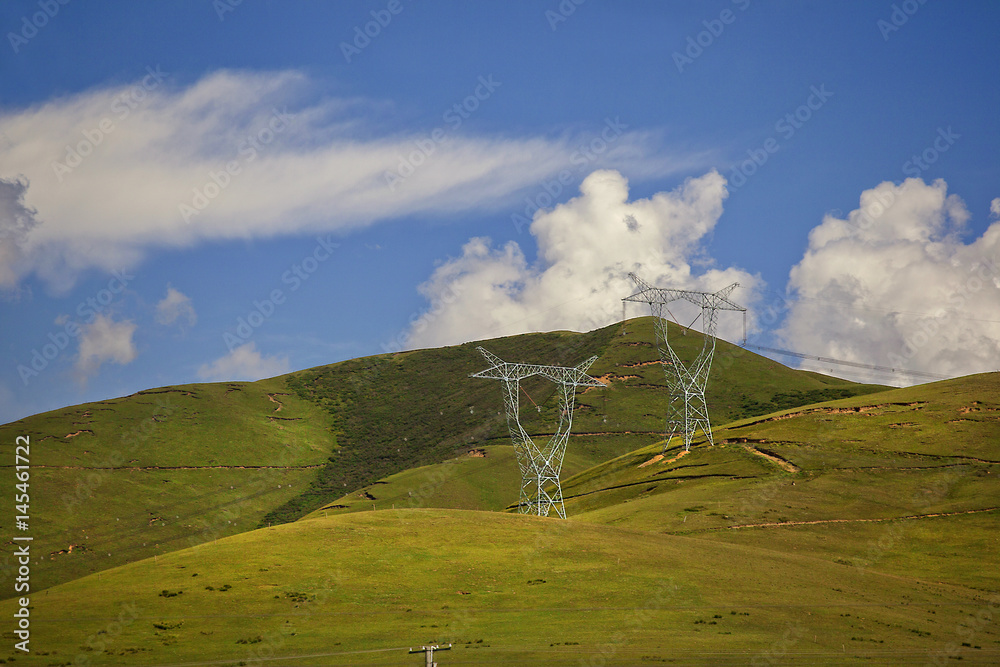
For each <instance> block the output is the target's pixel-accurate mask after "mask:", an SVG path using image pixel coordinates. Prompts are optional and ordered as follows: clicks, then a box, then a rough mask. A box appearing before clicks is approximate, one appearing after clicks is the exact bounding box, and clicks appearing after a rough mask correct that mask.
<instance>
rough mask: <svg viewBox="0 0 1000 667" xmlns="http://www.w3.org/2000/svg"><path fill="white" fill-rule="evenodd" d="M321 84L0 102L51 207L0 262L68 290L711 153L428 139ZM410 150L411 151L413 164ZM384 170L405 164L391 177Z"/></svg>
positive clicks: (624, 134)
mask: <svg viewBox="0 0 1000 667" xmlns="http://www.w3.org/2000/svg"><path fill="white" fill-rule="evenodd" d="M471 83H473V82H470V84H471ZM320 95H321V91H319V90H318V86H317V84H316V83H315V82H313V81H311V80H310V79H309V78H308V77H306V76H305V75H303V74H301V73H299V72H295V71H283V72H265V73H250V72H242V71H218V72H214V73H211V74H209V75H207V76H205V77H204V78H203V79H201V80H199V81H197V82H195V83H194V84H192V85H190V86H188V87H176V86H173V85H171V83H170V79H169V76H167V75H165V74H163V73H160V72H157V71H154V70H152V69H151V70H150V74H148V75H146V76H145V77H144V78H143V79H142V80H141V81H140V82H139V83H136V84H134V85H131V86H124V85H123V86H116V87H105V88H101V89H98V90H90V91H86V92H82V93H78V94H74V95H70V96H67V97H63V98H59V99H53V100H50V101H48V102H46V103H44V104H39V105H36V106H33V107H30V108H24V109H7V110H4V111H0V125H2V126H3V127H4V132H5V133H6V135H7V137H8V138H9V139H10V146H9V147H8V148H7V150H5V151H3V152H2V154H0V175H5V174H7V175H9V174H24V175H25V176H26V177H27V178H28V179H30V182H31V188H30V191H29V192H28V193H27V202H28V204H30V205H31V206H34V207H36V208H37V209H38V213H39V215H40V216H41V217H42V219H44V220H45V224H44V225H41V226H39V227H37V228H35V229H33V230H32V231H31V234H30V235H29V236H28V238H27V239H26V241H27V243H26V247H25V249H24V252H25V256H26V257H27V258H29V259H30V262H28V263H21V264H12V262H11V260H10V258H5V257H0V270H2V271H4V272H6V274H7V276H8V280H9V279H10V275H11V274H12V272H13V273H14V274H15V275H24V273H26V272H28V271H35V272H37V273H38V274H39V275H41V276H42V277H44V278H45V279H47V280H48V281H49V283H50V284H51V285H53V286H55V287H56V288H57V289H58V288H68V287H69V286H70V285H71V284H72V281H73V279H74V277H75V276H76V274H77V273H78V272H79V271H80V270H82V269H86V268H89V267H97V268H101V269H104V270H108V271H110V270H113V269H115V268H121V267H123V266H125V267H132V266H134V265H135V264H136V263H137V262H139V261H140V260H141V258H142V256H143V254H144V252H145V251H146V249H148V248H149V247H151V246H154V245H165V246H184V245H188V244H192V243H197V242H199V241H200V240H203V239H227V238H247V237H266V236H271V235H277V234H295V233H303V232H316V231H327V232H330V231H337V230H345V229H351V228H356V227H360V226H364V225H368V224H371V223H373V222H375V221H378V220H382V219H387V218H393V217H398V216H403V215H413V214H418V215H419V214H428V213H438V212H445V211H457V210H463V209H468V208H483V207H496V206H501V205H503V206H507V205H511V204H512V203H513V199H514V197H515V195H516V193H518V191H520V190H524V189H527V188H528V187H535V186H538V184H540V183H541V182H542V181H543V179H545V178H547V177H551V176H552V175H554V174H556V173H557V172H559V171H560V170H562V169H566V168H567V167H569V166H570V165H571V164H577V163H579V162H581V161H582V163H583V164H591V165H592V166H607V165H618V164H623V163H627V164H628V165H629V167H630V169H632V170H633V173H637V172H643V173H646V174H668V173H674V172H677V171H680V170H684V169H689V168H691V166H692V165H693V164H704V163H705V162H704V161H705V159H706V157H705V156H700V155H696V154H695V155H691V156H681V155H679V154H677V153H672V154H668V152H666V151H663V150H660V149H659V148H658V147H657V146H656V145H655V144H656V143H657V142H656V141H655V139H656V138H655V137H651V136H650V135H649V134H647V133H637V132H630V131H628V130H624V131H622V130H621V128H620V127H619V126H616V128H617V129H616V131H618V132H619V133H618V134H617V135H615V136H614V137H612V139H611V140H610V141H608V142H604V141H603V139H602V140H601V141H602V144H601V146H602V150H601V152H600V153H599V155H592V154H591V153H592V149H591V148H590V147H592V146H593V143H588V139H590V138H591V136H590V134H589V133H587V132H579V133H569V134H566V135H563V136H561V137H558V138H547V137H537V136H536V137H531V136H529V137H521V138H512V137H503V136H497V137H481V136H480V137H477V136H473V135H470V134H469V133H468V132H465V131H463V132H459V131H457V130H454V129H453V128H451V127H448V125H447V124H446V123H445V122H442V123H440V126H441V128H442V129H443V130H444V137H443V139H441V141H440V142H435V141H433V140H431V139H430V138H429V137H430V136H431V135H432V132H433V130H434V129H435V128H434V127H428V128H426V131H424V132H413V133H408V134H393V133H389V132H385V131H382V130H381V129H380V128H379V127H375V126H374V121H372V120H369V119H371V118H373V117H376V116H377V115H378V114H377V113H375V112H377V111H380V109H381V107H384V106H386V105H385V104H384V103H377V102H372V101H367V100H358V99H345V98H331V97H323V98H320ZM318 98H319V99H318ZM601 131H602V129H601V128H600V127H598V128H596V129H595V130H594V132H593V134H594V135H595V136H599V135H600V133H601ZM437 136H438V137H439V138H441V137H440V135H437ZM428 142H429V143H428ZM582 145H586V146H588V148H587V151H590V152H588V153H587V156H586V157H581V156H580V155H578V153H579V150H580V147H581V146H582ZM421 146H423V148H421ZM428 146H430V147H433V151H431V150H430V148H428ZM404 162H405V163H408V164H409V165H410V166H413V165H416V168H415V169H414V170H413V173H410V170H409V169H408V168H403V169H401V168H400V165H402V164H403V163H404ZM392 172H395V173H397V175H398V174H400V173H402V174H404V176H405V178H404V179H402V180H393V181H392V189H390V187H389V185H388V181H389V180H390V179H388V178H387V174H389V173H392ZM20 194H21V195H23V194H24V193H23V192H21V193H20ZM18 201H20V200H18Z"/></svg>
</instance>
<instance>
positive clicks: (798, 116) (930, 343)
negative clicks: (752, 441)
mask: <svg viewBox="0 0 1000 667" xmlns="http://www.w3.org/2000/svg"><path fill="white" fill-rule="evenodd" d="M998 19H1000V5H997V4H996V3H992V2H963V3H945V2H940V1H935V0H928V1H927V2H924V3H921V2H919V1H917V0H909V1H908V2H897V3H892V2H877V1H876V2H852V3H828V2H762V1H759V0H738V1H732V2H731V1H729V0H716V1H711V2H690V3H660V2H615V3H611V2H597V1H596V0H587V1H586V2H580V3H579V4H577V3H576V2H573V1H572V0H564V1H563V2H562V3H560V2H556V1H551V2H545V1H541V2H516V1H505V2H489V3H486V2H483V3H462V2H430V1H424V0H421V2H412V1H407V0H398V2H395V1H394V2H389V1H388V0H387V1H385V2H380V1H376V2H337V3H333V2H331V3H317V2H255V1H253V0H244V1H243V2H242V3H240V4H238V5H236V4H234V3H230V2H229V1H228V0H219V1H217V2H212V1H211V0H201V1H190V2H170V3H166V2H149V3H131V2H105V3H100V4H98V5H95V4H94V3H84V2H80V1H79V0H70V1H69V2H66V3H65V4H62V3H60V2H58V0H48V1H47V0H41V2H39V1H38V0H35V1H34V2H27V1H26V2H20V1H13V2H5V3H3V4H2V5H0V26H2V29H3V37H4V39H3V44H0V53H2V54H3V55H2V57H0V94H2V98H0V132H2V133H3V134H0V232H2V233H0V421H9V420H13V419H17V418H20V417H22V416H24V415H27V414H31V413H34V412H39V411H43V410H48V409H53V408H56V407H59V406H62V405H67V404H74V403H79V402H82V401H87V400H98V399H101V398H106V397H111V396H117V395H123V394H127V393H131V392H134V391H137V390H141V389H144V388H148V387H152V386H160V385H165V384H175V383H186V382H198V381H206V380H217V379H256V378H259V377H265V376H268V375H274V374H277V373H280V372H285V371H289V370H295V369H299V368H305V367H309V366H313V365H318V364H323V363H330V362H334V361H338V360H342V359H346V358H352V357H357V356H364V355H369V354H376V353H380V352H383V351H388V350H395V349H401V348H409V347H425V346H432V345H441V344H454V343H459V342H463V341H465V340H471V339H476V338H486V337H491V336H496V335H504V334H510V333H518V332H522V331H534V330H552V329H573V330H588V329H591V328H595V327H597V326H601V325H604V324H607V323H610V322H612V321H614V320H615V318H617V317H620V312H621V311H620V299H621V297H623V296H626V295H627V294H628V292H629V283H628V281H627V278H626V274H627V272H628V271H633V270H634V271H637V272H638V273H640V274H641V275H643V276H644V277H645V278H646V279H647V280H650V281H651V282H656V283H657V284H660V285H662V286H668V285H670V286H677V287H680V288H687V289H700V290H706V291H715V290H717V289H720V288H722V287H724V286H725V285H727V284H728V283H729V282H733V280H738V281H740V282H741V284H742V285H743V286H744V287H743V289H742V290H740V291H737V292H736V293H734V295H733V298H734V299H736V300H738V301H740V300H742V301H741V302H742V303H745V304H746V305H748V306H749V307H750V308H751V324H752V326H751V329H752V333H753V337H754V341H755V342H756V343H758V344H762V345H770V346H775V347H781V348H785V349H792V350H797V351H800V352H806V353H810V354H816V355H822V356H829V357H833V358H836V359H843V360H848V361H853V362H856V363H865V364H873V365H880V366H890V367H895V368H908V369H912V370H920V371H925V372H931V373H936V374H939V375H942V376H953V375H960V374H964V373H971V372H978V371H985V370H996V369H997V367H1000V361H998V359H1000V347H998V346H997V343H996V341H997V340H1000V328H998V327H1000V277H998V273H1000V272H998V270H997V264H998V263H1000V223H998V222H997V220H998V218H1000V199H998V198H1000V160H998V159H997V155H998V154H1000V131H998V129H997V114H996V110H997V109H998V108H1000V72H998V63H1000V44H998V42H997V40H996V30H995V27H996V25H998ZM366 31H367V33H368V34H367V35H366V34H365V32H366ZM81 153H85V154H81ZM581 188H582V190H581ZM209 195H211V196H209ZM536 209H538V210H537V212H536ZM628 220H633V221H634V224H633V225H631V226H630V225H628V224H626V222H627V221H628ZM272 297H276V298H274V299H272ZM88 300H89V302H88ZM640 314H644V313H642V312H640V311H639V310H638V309H636V310H635V311H630V312H629V315H630V316H636V315H640ZM243 322H245V324H242V323H243ZM721 333H722V334H723V335H725V336H726V337H728V338H730V339H735V338H736V336H737V335H738V332H737V327H736V325H735V324H734V323H723V325H722V329H721ZM243 334H247V335H243ZM46 346H48V347H46ZM36 352H37V354H36ZM786 361H789V363H791V360H786ZM803 365H804V366H805V367H810V368H819V369H820V370H824V371H828V370H830V368H829V367H823V366H822V365H820V366H810V365H809V363H808V362H804V363H803ZM834 370H836V371H837V372H838V373H839V374H846V375H847V376H849V377H855V378H856V379H874V380H877V381H881V382H887V383H891V384H905V383H907V382H911V381H912V378H906V377H900V376H897V375H892V374H890V375H886V374H865V373H864V372H862V371H860V370H857V369H854V370H852V369H850V368H837V369H834ZM851 373H853V375H851Z"/></svg>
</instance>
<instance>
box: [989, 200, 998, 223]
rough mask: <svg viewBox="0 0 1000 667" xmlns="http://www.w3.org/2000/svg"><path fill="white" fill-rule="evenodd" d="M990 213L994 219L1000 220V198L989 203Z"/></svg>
mask: <svg viewBox="0 0 1000 667" xmlns="http://www.w3.org/2000/svg"><path fill="white" fill-rule="evenodd" d="M990 213H992V214H993V217H994V218H1000V197H997V198H996V199H994V200H993V201H991V202H990Z"/></svg>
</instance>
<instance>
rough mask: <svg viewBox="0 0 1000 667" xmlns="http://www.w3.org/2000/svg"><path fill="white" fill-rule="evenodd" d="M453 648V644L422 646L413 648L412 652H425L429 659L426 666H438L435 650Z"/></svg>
mask: <svg viewBox="0 0 1000 667" xmlns="http://www.w3.org/2000/svg"><path fill="white" fill-rule="evenodd" d="M450 649H451V644H448V645H447V646H438V645H437V644H435V645H434V646H421V647H420V648H411V649H410V653H423V654H424V656H425V657H426V659H427V662H426V663H425V664H426V667H437V663H436V662H434V651H448V650H450Z"/></svg>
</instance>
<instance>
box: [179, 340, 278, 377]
mask: <svg viewBox="0 0 1000 667" xmlns="http://www.w3.org/2000/svg"><path fill="white" fill-rule="evenodd" d="M289 370H290V369H289V365H288V357H277V356H276V357H265V356H263V355H262V354H261V353H260V352H259V351H258V350H257V344H256V343H254V342H253V341H251V342H249V343H245V344H243V345H240V346H239V347H237V348H235V349H233V351H232V352H230V353H229V354H227V355H225V356H223V357H219V358H218V359H216V360H215V361H213V362H212V363H210V364H204V365H202V366H201V368H199V369H198V377H200V378H201V379H203V380H209V381H223V380H248V381H254V380H260V379H261V378H268V377H274V376H275V375H282V374H283V373H287V372H289Z"/></svg>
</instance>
